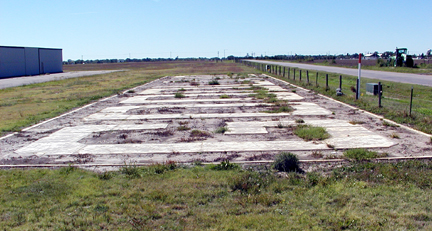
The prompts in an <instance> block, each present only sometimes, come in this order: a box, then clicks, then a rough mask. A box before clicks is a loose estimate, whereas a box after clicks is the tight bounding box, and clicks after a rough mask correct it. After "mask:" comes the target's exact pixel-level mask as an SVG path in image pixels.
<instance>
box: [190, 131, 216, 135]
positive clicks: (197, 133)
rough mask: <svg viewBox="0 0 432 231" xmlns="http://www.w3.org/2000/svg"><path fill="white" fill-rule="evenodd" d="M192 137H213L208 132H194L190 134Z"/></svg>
mask: <svg viewBox="0 0 432 231" xmlns="http://www.w3.org/2000/svg"><path fill="white" fill-rule="evenodd" d="M190 137H211V134H210V133H209V132H206V131H201V130H192V131H191V133H190Z"/></svg>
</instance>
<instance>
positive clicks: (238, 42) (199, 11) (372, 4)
mask: <svg viewBox="0 0 432 231" xmlns="http://www.w3.org/2000/svg"><path fill="white" fill-rule="evenodd" d="M431 9H432V1H431V0H413V1H407V0H403V1H402V0H392V1H390V0H381V1H380V0H356V1H354V0H344V1H342V0H322V1H319V0H315V1H312V0H296V1H291V0H286V1H280V0H279V1H275V0H230V1H228V0H213V1H206V0H201V1H198V0H196V1H191V0H122V1H120V0H118V1H114V0H104V1H102V0H74V1H67V0H56V1H54V0H38V1H36V0H0V45H2V46H30V47H53V48H62V49H63V59H64V60H67V59H74V60H75V59H81V57H82V56H83V57H84V59H107V58H129V57H131V58H145V57H150V58H157V57H164V58H166V57H168V58H169V57H172V58H175V57H176V56H179V57H217V56H218V52H219V57H223V56H224V54H225V56H228V55H235V56H244V55H246V54H247V53H249V54H255V55H256V56H260V55H278V54H296V53H297V54H328V53H330V54H345V53H360V52H362V53H367V52H374V51H379V52H384V51H388V50H394V49H395V47H396V46H399V47H407V48H408V50H409V52H410V53H411V54H413V53H415V54H419V53H426V51H427V50H428V49H431V48H432V13H431Z"/></svg>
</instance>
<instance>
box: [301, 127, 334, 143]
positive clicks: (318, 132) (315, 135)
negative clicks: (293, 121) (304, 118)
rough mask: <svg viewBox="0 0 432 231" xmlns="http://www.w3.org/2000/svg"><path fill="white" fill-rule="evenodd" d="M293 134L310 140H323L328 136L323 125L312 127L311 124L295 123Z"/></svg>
mask: <svg viewBox="0 0 432 231" xmlns="http://www.w3.org/2000/svg"><path fill="white" fill-rule="evenodd" d="M294 134H295V135H297V136H298V137H300V138H302V139H304V140H305V141H311V140H325V139H327V138H329V137H330V134H328V133H327V131H326V129H325V128H323V127H314V126H311V125H303V124H301V125H297V127H296V128H295V129H294Z"/></svg>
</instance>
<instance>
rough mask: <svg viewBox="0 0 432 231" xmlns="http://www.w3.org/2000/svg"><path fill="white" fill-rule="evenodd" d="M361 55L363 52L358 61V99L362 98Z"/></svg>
mask: <svg viewBox="0 0 432 231" xmlns="http://www.w3.org/2000/svg"><path fill="white" fill-rule="evenodd" d="M361 57H362V54H361V53H360V54H359V62H358V78H357V94H356V99H360V77H361Z"/></svg>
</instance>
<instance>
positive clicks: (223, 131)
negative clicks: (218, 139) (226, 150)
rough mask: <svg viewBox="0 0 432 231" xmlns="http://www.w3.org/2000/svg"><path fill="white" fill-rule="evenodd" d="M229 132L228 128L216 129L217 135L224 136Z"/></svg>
mask: <svg viewBox="0 0 432 231" xmlns="http://www.w3.org/2000/svg"><path fill="white" fill-rule="evenodd" d="M227 131H228V128H227V127H219V128H218V129H216V131H215V133H222V134H224V133H225V132H227Z"/></svg>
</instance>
